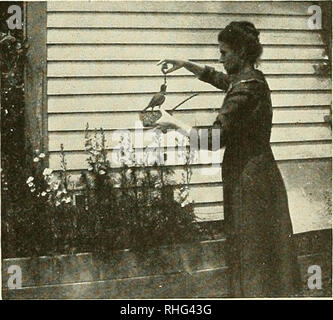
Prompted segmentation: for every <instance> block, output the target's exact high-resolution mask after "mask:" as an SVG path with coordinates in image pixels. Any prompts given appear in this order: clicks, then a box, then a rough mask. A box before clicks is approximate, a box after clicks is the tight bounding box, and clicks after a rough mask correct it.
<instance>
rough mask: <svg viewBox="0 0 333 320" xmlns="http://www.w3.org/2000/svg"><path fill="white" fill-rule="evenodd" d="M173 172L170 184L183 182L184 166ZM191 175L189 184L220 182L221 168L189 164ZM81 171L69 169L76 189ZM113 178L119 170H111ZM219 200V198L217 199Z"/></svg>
mask: <svg viewBox="0 0 333 320" xmlns="http://www.w3.org/2000/svg"><path fill="white" fill-rule="evenodd" d="M172 170H173V171H174V173H172V174H170V183H172V184H183V183H184V181H183V177H182V175H183V174H185V169H184V168H179V167H173V168H172ZM191 170H192V176H191V180H190V184H191V185H200V184H201V185H202V184H212V183H215V184H220V183H221V182H222V178H221V177H222V169H221V166H220V165H214V166H212V165H202V166H191ZM151 172H152V174H157V172H156V170H154V169H151ZM137 174H138V176H141V175H142V170H141V172H138V173H137ZM80 176H81V172H77V171H70V177H69V181H70V184H72V185H73V186H74V187H75V188H76V189H77V190H79V189H80V186H81V185H82V183H81V182H80V181H79V179H80ZM113 176H114V177H115V179H120V173H119V170H117V171H116V172H115V171H114V172H113ZM219 201H221V200H219Z"/></svg>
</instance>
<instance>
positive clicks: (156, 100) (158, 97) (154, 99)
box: [147, 93, 165, 109]
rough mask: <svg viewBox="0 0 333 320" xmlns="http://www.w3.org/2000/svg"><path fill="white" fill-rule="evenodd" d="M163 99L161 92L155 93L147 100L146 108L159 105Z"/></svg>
mask: <svg viewBox="0 0 333 320" xmlns="http://www.w3.org/2000/svg"><path fill="white" fill-rule="evenodd" d="M164 100H165V96H164V95H163V94H161V93H156V94H155V95H154V96H153V97H152V99H151V100H150V102H149V105H148V107H147V109H148V108H152V107H155V106H159V105H161V104H162V103H163V102H164Z"/></svg>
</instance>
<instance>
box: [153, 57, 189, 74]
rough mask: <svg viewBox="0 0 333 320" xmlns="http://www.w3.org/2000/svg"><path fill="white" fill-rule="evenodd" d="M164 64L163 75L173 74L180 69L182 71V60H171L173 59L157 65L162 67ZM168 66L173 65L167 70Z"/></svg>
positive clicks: (162, 61)
mask: <svg viewBox="0 0 333 320" xmlns="http://www.w3.org/2000/svg"><path fill="white" fill-rule="evenodd" d="M161 64H162V72H163V73H165V74H166V73H170V72H173V71H176V70H178V69H180V68H181V67H182V66H183V64H182V61H180V60H171V59H164V60H161V61H159V62H158V63H157V65H158V66H159V65H161ZM168 64H172V67H171V68H169V69H167V68H168Z"/></svg>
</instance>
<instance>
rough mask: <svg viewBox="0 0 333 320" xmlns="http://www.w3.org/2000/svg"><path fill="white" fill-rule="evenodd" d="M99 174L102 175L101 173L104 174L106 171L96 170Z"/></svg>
mask: <svg viewBox="0 0 333 320" xmlns="http://www.w3.org/2000/svg"><path fill="white" fill-rule="evenodd" d="M98 173H99V174H100V175H102V174H106V172H105V171H104V170H99V172H98Z"/></svg>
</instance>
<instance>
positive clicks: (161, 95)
mask: <svg viewBox="0 0 333 320" xmlns="http://www.w3.org/2000/svg"><path fill="white" fill-rule="evenodd" d="M166 88H167V85H166V84H162V85H161V89H160V92H157V93H155V94H154V96H153V97H152V98H151V100H150V102H149V104H148V106H147V107H146V108H145V110H146V109H149V108H151V109H152V111H154V107H156V106H159V107H161V105H162V104H163V103H164V101H165V94H166Z"/></svg>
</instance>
